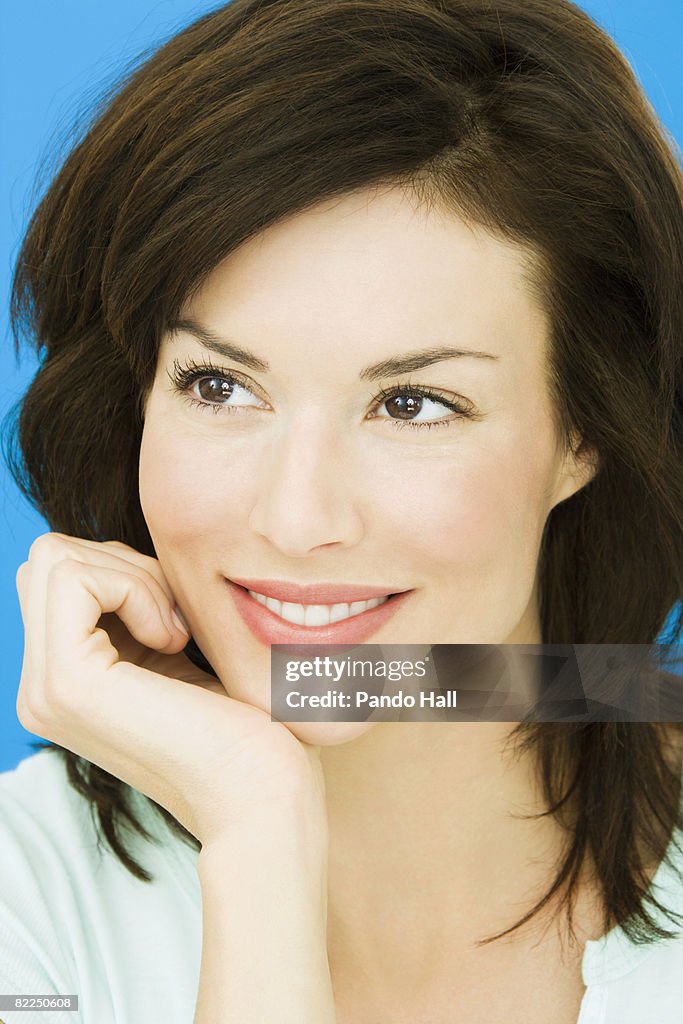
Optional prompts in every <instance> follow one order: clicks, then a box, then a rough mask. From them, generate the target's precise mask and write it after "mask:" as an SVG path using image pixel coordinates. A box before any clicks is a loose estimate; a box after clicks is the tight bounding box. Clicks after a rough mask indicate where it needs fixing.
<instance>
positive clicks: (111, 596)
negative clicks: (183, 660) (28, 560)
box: [45, 559, 187, 667]
mask: <svg viewBox="0 0 683 1024" xmlns="http://www.w3.org/2000/svg"><path fill="white" fill-rule="evenodd" d="M165 600H166V599H165V596H164V601H165ZM109 612H113V613H115V614H116V615H117V616H118V618H119V619H120V620H121V621H122V622H123V624H124V625H125V627H126V629H127V630H128V632H129V633H130V634H131V636H132V637H133V638H134V639H135V640H137V641H138V642H139V643H140V644H142V645H143V646H144V647H149V648H151V649H152V650H156V651H162V652H166V653H178V651H180V650H182V648H183V646H184V645H185V643H186V642H187V637H186V636H185V635H184V634H183V635H182V637H180V636H179V631H177V630H176V631H174V630H172V629H171V628H169V626H168V625H167V623H166V621H165V618H164V614H163V612H162V607H161V606H160V604H159V601H158V598H157V595H156V594H155V593H154V592H153V590H152V589H151V587H150V586H149V585H148V583H147V581H145V580H143V579H141V578H140V577H138V576H136V575H134V574H133V573H130V572H120V571H119V570H118V569H112V568H109V567H105V566H93V565H88V564H86V563H84V562H81V561H78V560H71V559H63V560H61V561H59V562H57V563H56V564H55V565H54V566H53V567H52V569H51V571H50V574H49V583H48V593H47V601H46V621H45V626H46V644H45V656H46V662H47V664H48V665H50V666H51V667H52V666H53V665H55V666H62V667H65V666H67V665H69V664H73V663H74V660H76V661H82V660H83V658H84V657H90V656H93V655H99V656H100V657H102V656H104V657H105V659H111V656H112V652H115V653H116V655H118V652H116V651H115V648H114V647H113V645H112V644H111V642H110V640H109V638H108V636H107V634H106V633H105V631H104V630H103V629H98V628H97V626H98V623H99V621H100V619H101V617H102V615H103V614H106V613H109ZM110 663H111V662H110Z"/></svg>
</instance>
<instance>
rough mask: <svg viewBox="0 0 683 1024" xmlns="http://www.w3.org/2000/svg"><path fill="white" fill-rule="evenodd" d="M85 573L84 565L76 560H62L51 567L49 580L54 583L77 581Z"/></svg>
mask: <svg viewBox="0 0 683 1024" xmlns="http://www.w3.org/2000/svg"><path fill="white" fill-rule="evenodd" d="M82 571H83V563H82V562H79V561H78V559H76V558H68V557H65V558H60V559H59V560H58V561H56V562H54V563H53V564H52V565H51V566H50V570H49V573H48V575H49V578H50V579H51V580H53V581H55V580H56V581H61V580H65V581H67V582H69V581H71V580H74V579H76V577H77V576H79V575H80V574H81V573H82Z"/></svg>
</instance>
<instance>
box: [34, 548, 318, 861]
mask: <svg viewBox="0 0 683 1024" xmlns="http://www.w3.org/2000/svg"><path fill="white" fill-rule="evenodd" d="M17 589H18V592H19V601H20V604H21V612H22V616H23V620H24V629H25V648H24V663H23V667H22V673H21V681H20V685H19V693H18V697H17V714H18V716H19V721H20V722H21V724H22V725H23V726H24V727H25V728H26V729H28V731H29V732H32V733H35V734H36V735H38V736H42V737H43V738H45V739H48V740H51V741H52V742H54V743H57V744H59V745H60V746H62V747H65V748H66V749H68V750H71V751H73V752H74V753H76V754H79V755H80V756H82V757H84V758H86V759H87V760H88V761H91V762H92V763H93V764H96V765H99V767H101V768H103V769H105V770H106V771H107V772H109V773H110V774H111V775H114V776H116V777H117V778H119V779H122V780H123V781H124V782H126V783H128V784H129V785H131V786H133V787H134V788H135V789H137V790H139V791H140V792H142V793H145V794H146V795H147V796H149V797H151V798H152V799H153V800H155V801H156V802H157V803H158V804H160V805H161V806H163V807H165V808H166V809H167V810H168V811H170V813H171V814H172V815H173V816H174V817H175V818H176V819H177V820H178V821H179V822H180V823H181V824H182V825H184V827H185V828H186V829H188V831H189V832H190V833H192V835H194V836H195V837H196V838H197V839H199V841H200V842H201V843H202V845H205V844H207V843H213V842H214V841H216V842H218V841H220V840H221V838H222V837H223V836H224V835H226V834H228V833H230V831H231V830H232V829H233V828H235V827H236V826H240V825H241V824H242V823H243V822H249V821H252V820H254V819H255V818H260V819H261V820H263V819H264V817H265V818H266V819H267V818H268V817H269V816H270V815H272V814H273V812H275V811H277V812H281V811H282V810H283V809H285V810H286V809H287V808H288V807H290V806H291V807H292V809H293V810H297V811H303V812H304V813H305V814H306V815H307V816H308V817H309V819H310V816H311V815H312V816H313V819H314V820H315V821H318V820H319V821H320V822H321V823H322V822H323V819H324V783H323V776H322V770H321V767H320V761H319V758H318V748H316V747H311V746H309V745H308V744H305V743H302V742H301V741H299V740H298V739H297V738H296V737H295V736H294V735H293V734H292V733H291V732H290V731H289V730H288V729H287V728H286V727H285V726H284V725H281V724H280V723H278V722H273V721H271V719H270V716H269V715H267V714H266V713H265V712H263V711H262V710H260V709H258V708H255V707H253V706H251V705H249V704H245V703H243V702H241V701H237V700H234V699H233V698H231V697H228V695H227V693H226V691H225V689H224V688H223V686H222V685H221V683H220V682H219V681H218V680H216V679H214V678H213V677H212V676H210V675H207V674H206V673H204V672H202V671H201V670H200V669H198V668H196V667H195V666H194V665H193V664H192V663H191V662H190V661H189V659H188V658H186V657H185V656H184V655H183V654H182V651H183V648H184V647H185V646H186V644H187V642H188V639H189V637H188V634H187V632H186V631H185V629H184V628H183V626H182V625H181V623H180V622H179V620H177V619H175V620H174V616H173V608H174V604H175V602H174V598H173V594H172V592H171V589H170V587H169V584H168V581H167V580H166V578H165V577H164V574H163V572H162V570H161V567H160V565H159V562H158V561H157V559H155V558H151V557H149V556H146V555H142V554H140V553H139V552H137V551H135V550H134V549H133V548H131V547H129V546H128V545H126V544H122V543H119V542H118V541H106V542H103V543H97V542H95V541H89V540H83V539H80V538H76V537H68V536H65V535H63V534H59V533H46V534H44V535H43V536H41V537H39V538H38V539H37V540H36V541H35V542H34V544H33V545H32V547H31V550H30V553H29V557H28V560H27V561H26V562H24V564H23V565H21V566H20V568H19V570H18V572H17Z"/></svg>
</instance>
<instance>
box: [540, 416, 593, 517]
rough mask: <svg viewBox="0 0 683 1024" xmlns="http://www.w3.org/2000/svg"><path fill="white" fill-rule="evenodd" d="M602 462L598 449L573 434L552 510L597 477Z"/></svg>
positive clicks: (560, 468) (562, 462)
mask: <svg viewBox="0 0 683 1024" xmlns="http://www.w3.org/2000/svg"><path fill="white" fill-rule="evenodd" d="M599 468H600V461H599V458H598V453H597V451H596V449H595V448H594V447H593V446H592V445H589V444H586V442H585V441H583V440H582V439H581V438H580V437H579V436H578V435H577V434H572V436H571V445H570V449H569V451H567V452H566V453H565V454H564V456H563V458H562V461H561V464H560V467H559V469H558V472H557V476H556V478H555V486H554V488H553V492H552V496H551V505H550V507H551V508H555V506H556V505H559V504H560V502H562V501H566V500H567V498H571V497H572V495H573V494H576V493H577V491H580V490H581V488H582V487H585V486H586V484H589V483H590V482H591V480H593V479H594V477H595V476H597V473H598V469H599Z"/></svg>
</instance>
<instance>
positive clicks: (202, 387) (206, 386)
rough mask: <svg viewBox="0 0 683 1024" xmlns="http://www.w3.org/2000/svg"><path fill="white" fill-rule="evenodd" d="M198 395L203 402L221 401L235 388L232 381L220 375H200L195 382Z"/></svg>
mask: <svg viewBox="0 0 683 1024" xmlns="http://www.w3.org/2000/svg"><path fill="white" fill-rule="evenodd" d="M195 386H196V389H197V394H198V396H199V397H200V398H201V399H202V400H203V401H204V402H221V401H224V400H226V399H228V398H229V397H230V396H231V395H232V394H233V392H234V390H235V385H234V383H233V382H232V381H229V380H223V378H222V377H202V378H201V379H200V380H198V381H196V382H195Z"/></svg>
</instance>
